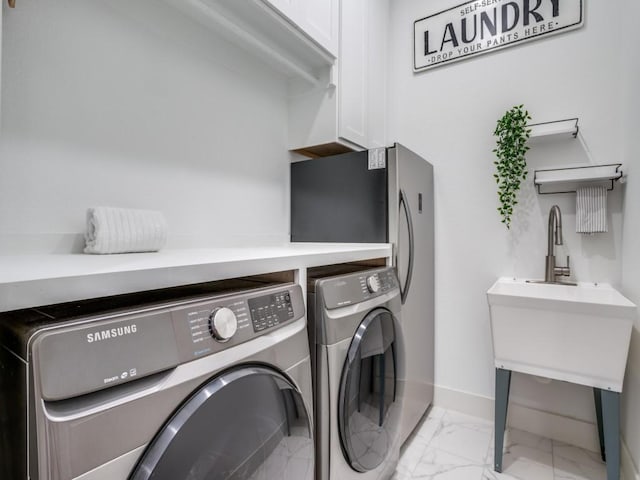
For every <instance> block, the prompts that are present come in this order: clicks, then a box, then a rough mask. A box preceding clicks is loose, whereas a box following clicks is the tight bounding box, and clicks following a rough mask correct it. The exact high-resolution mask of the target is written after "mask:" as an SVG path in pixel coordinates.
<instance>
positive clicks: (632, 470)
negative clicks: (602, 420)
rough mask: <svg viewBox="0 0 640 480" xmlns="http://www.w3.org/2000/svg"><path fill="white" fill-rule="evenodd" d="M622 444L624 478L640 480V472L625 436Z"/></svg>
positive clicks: (621, 458)
mask: <svg viewBox="0 0 640 480" xmlns="http://www.w3.org/2000/svg"><path fill="white" fill-rule="evenodd" d="M620 444H621V445H622V448H621V454H620V460H621V461H620V463H621V470H622V472H621V473H622V479H623V480H640V473H639V472H638V469H637V468H636V466H635V464H634V463H633V457H631V452H630V451H629V447H627V443H626V442H625V441H624V438H623V439H622V440H621V441H620Z"/></svg>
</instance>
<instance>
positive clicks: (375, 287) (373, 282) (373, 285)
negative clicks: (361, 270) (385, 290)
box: [367, 275, 380, 293]
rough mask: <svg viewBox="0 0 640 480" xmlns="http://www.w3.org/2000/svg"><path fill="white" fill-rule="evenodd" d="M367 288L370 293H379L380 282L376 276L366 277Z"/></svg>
mask: <svg viewBox="0 0 640 480" xmlns="http://www.w3.org/2000/svg"><path fill="white" fill-rule="evenodd" d="M367 288H368V289H369V291H370V292H371V293H378V292H379V291H380V280H379V279H378V276H377V275H371V276H369V277H367Z"/></svg>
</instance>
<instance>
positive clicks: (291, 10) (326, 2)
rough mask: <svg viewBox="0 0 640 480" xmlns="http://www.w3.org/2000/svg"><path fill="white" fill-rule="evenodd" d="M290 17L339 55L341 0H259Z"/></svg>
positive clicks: (330, 51) (319, 42)
mask: <svg viewBox="0 0 640 480" xmlns="http://www.w3.org/2000/svg"><path fill="white" fill-rule="evenodd" d="M258 1H264V2H265V3H267V4H269V5H271V6H272V7H273V8H274V9H275V10H277V11H278V12H279V13H280V14H281V15H282V16H284V17H286V18H288V19H289V20H290V21H291V22H292V23H293V24H294V25H296V26H297V27H298V28H299V29H300V30H302V31H303V32H304V33H306V34H307V35H308V36H309V37H310V38H311V39H313V40H314V41H315V42H316V43H318V44H319V45H320V46H321V47H322V48H324V49H325V50H326V51H327V52H328V53H330V54H331V55H333V56H334V57H337V56H338V40H339V25H338V20H339V18H340V17H339V14H340V12H339V0H258Z"/></svg>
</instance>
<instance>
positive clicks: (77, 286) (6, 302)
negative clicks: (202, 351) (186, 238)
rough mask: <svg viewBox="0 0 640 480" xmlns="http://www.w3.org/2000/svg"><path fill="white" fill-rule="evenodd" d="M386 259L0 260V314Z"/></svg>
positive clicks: (346, 255) (232, 251)
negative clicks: (240, 278)
mask: <svg viewBox="0 0 640 480" xmlns="http://www.w3.org/2000/svg"><path fill="white" fill-rule="evenodd" d="M390 255H391V245H390V244H386V243H382V244H380V243H376V244H338V243H291V244H286V245H282V246H268V247H243V248H202V249H185V250H162V251H160V252H154V253H127V254H119V255H86V254H82V253H78V254H37V255H0V311H10V310H16V309H19V308H27V307H35V306H40V305H50V304H54V303H61V302H68V301H73V300H81V299H87V298H95V297H104V296H109V295H118V294H122V293H131V292H138V291H144V290H153V289H157V288H167V287H176V286H179V285H188V284H192V283H200V282H209V281H214V280H223V279H226V278H234V277H241V276H245V275H258V274H263V273H270V272H279V271H283V270H293V269H297V268H306V267H314V266H319V265H329V264H332V263H343V262H353V261H359V260H366V259H371V258H381V257H389V256H390Z"/></svg>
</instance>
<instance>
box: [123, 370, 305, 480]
mask: <svg viewBox="0 0 640 480" xmlns="http://www.w3.org/2000/svg"><path fill="white" fill-rule="evenodd" d="M312 435H313V434H312V425H311V420H310V416H309V413H308V412H307V410H306V408H305V405H304V401H303V399H302V396H301V394H300V391H299V390H298V389H297V388H296V387H295V386H294V385H293V384H292V383H291V382H290V381H289V380H288V379H287V378H286V377H285V376H284V375H282V374H281V373H278V372H277V371H275V370H272V369H270V368H266V367H263V366H253V365H251V366H243V367H237V368H234V369H231V370H228V371H226V372H224V373H222V374H220V375H218V376H216V377H214V378H213V379H212V380H211V381H209V382H208V383H207V384H205V385H204V386H202V387H201V388H200V389H199V390H197V391H196V392H195V393H194V394H193V395H192V396H191V397H190V398H189V399H188V400H187V401H186V402H185V403H184V404H183V405H182V406H181V407H180V408H179V409H178V410H177V411H176V413H175V414H174V415H173V417H172V418H171V419H170V420H169V422H168V423H167V424H166V425H165V426H164V428H163V429H162V430H160V432H159V433H158V434H157V435H156V437H155V438H154V440H153V441H152V442H151V443H150V444H149V447H148V448H147V450H146V451H145V453H144V454H143V455H142V457H141V458H140V460H139V462H138V464H137V465H136V468H135V469H134V471H133V473H132V474H131V476H130V477H129V478H130V479H131V480H147V479H150V480H177V479H180V480H183V479H184V480H205V479H206V480H232V479H233V480H235V479H238V480H239V479H265V478H268V479H272V478H273V479H282V480H284V479H301V480H312V479H313V474H314V449H313V436H312Z"/></svg>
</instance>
